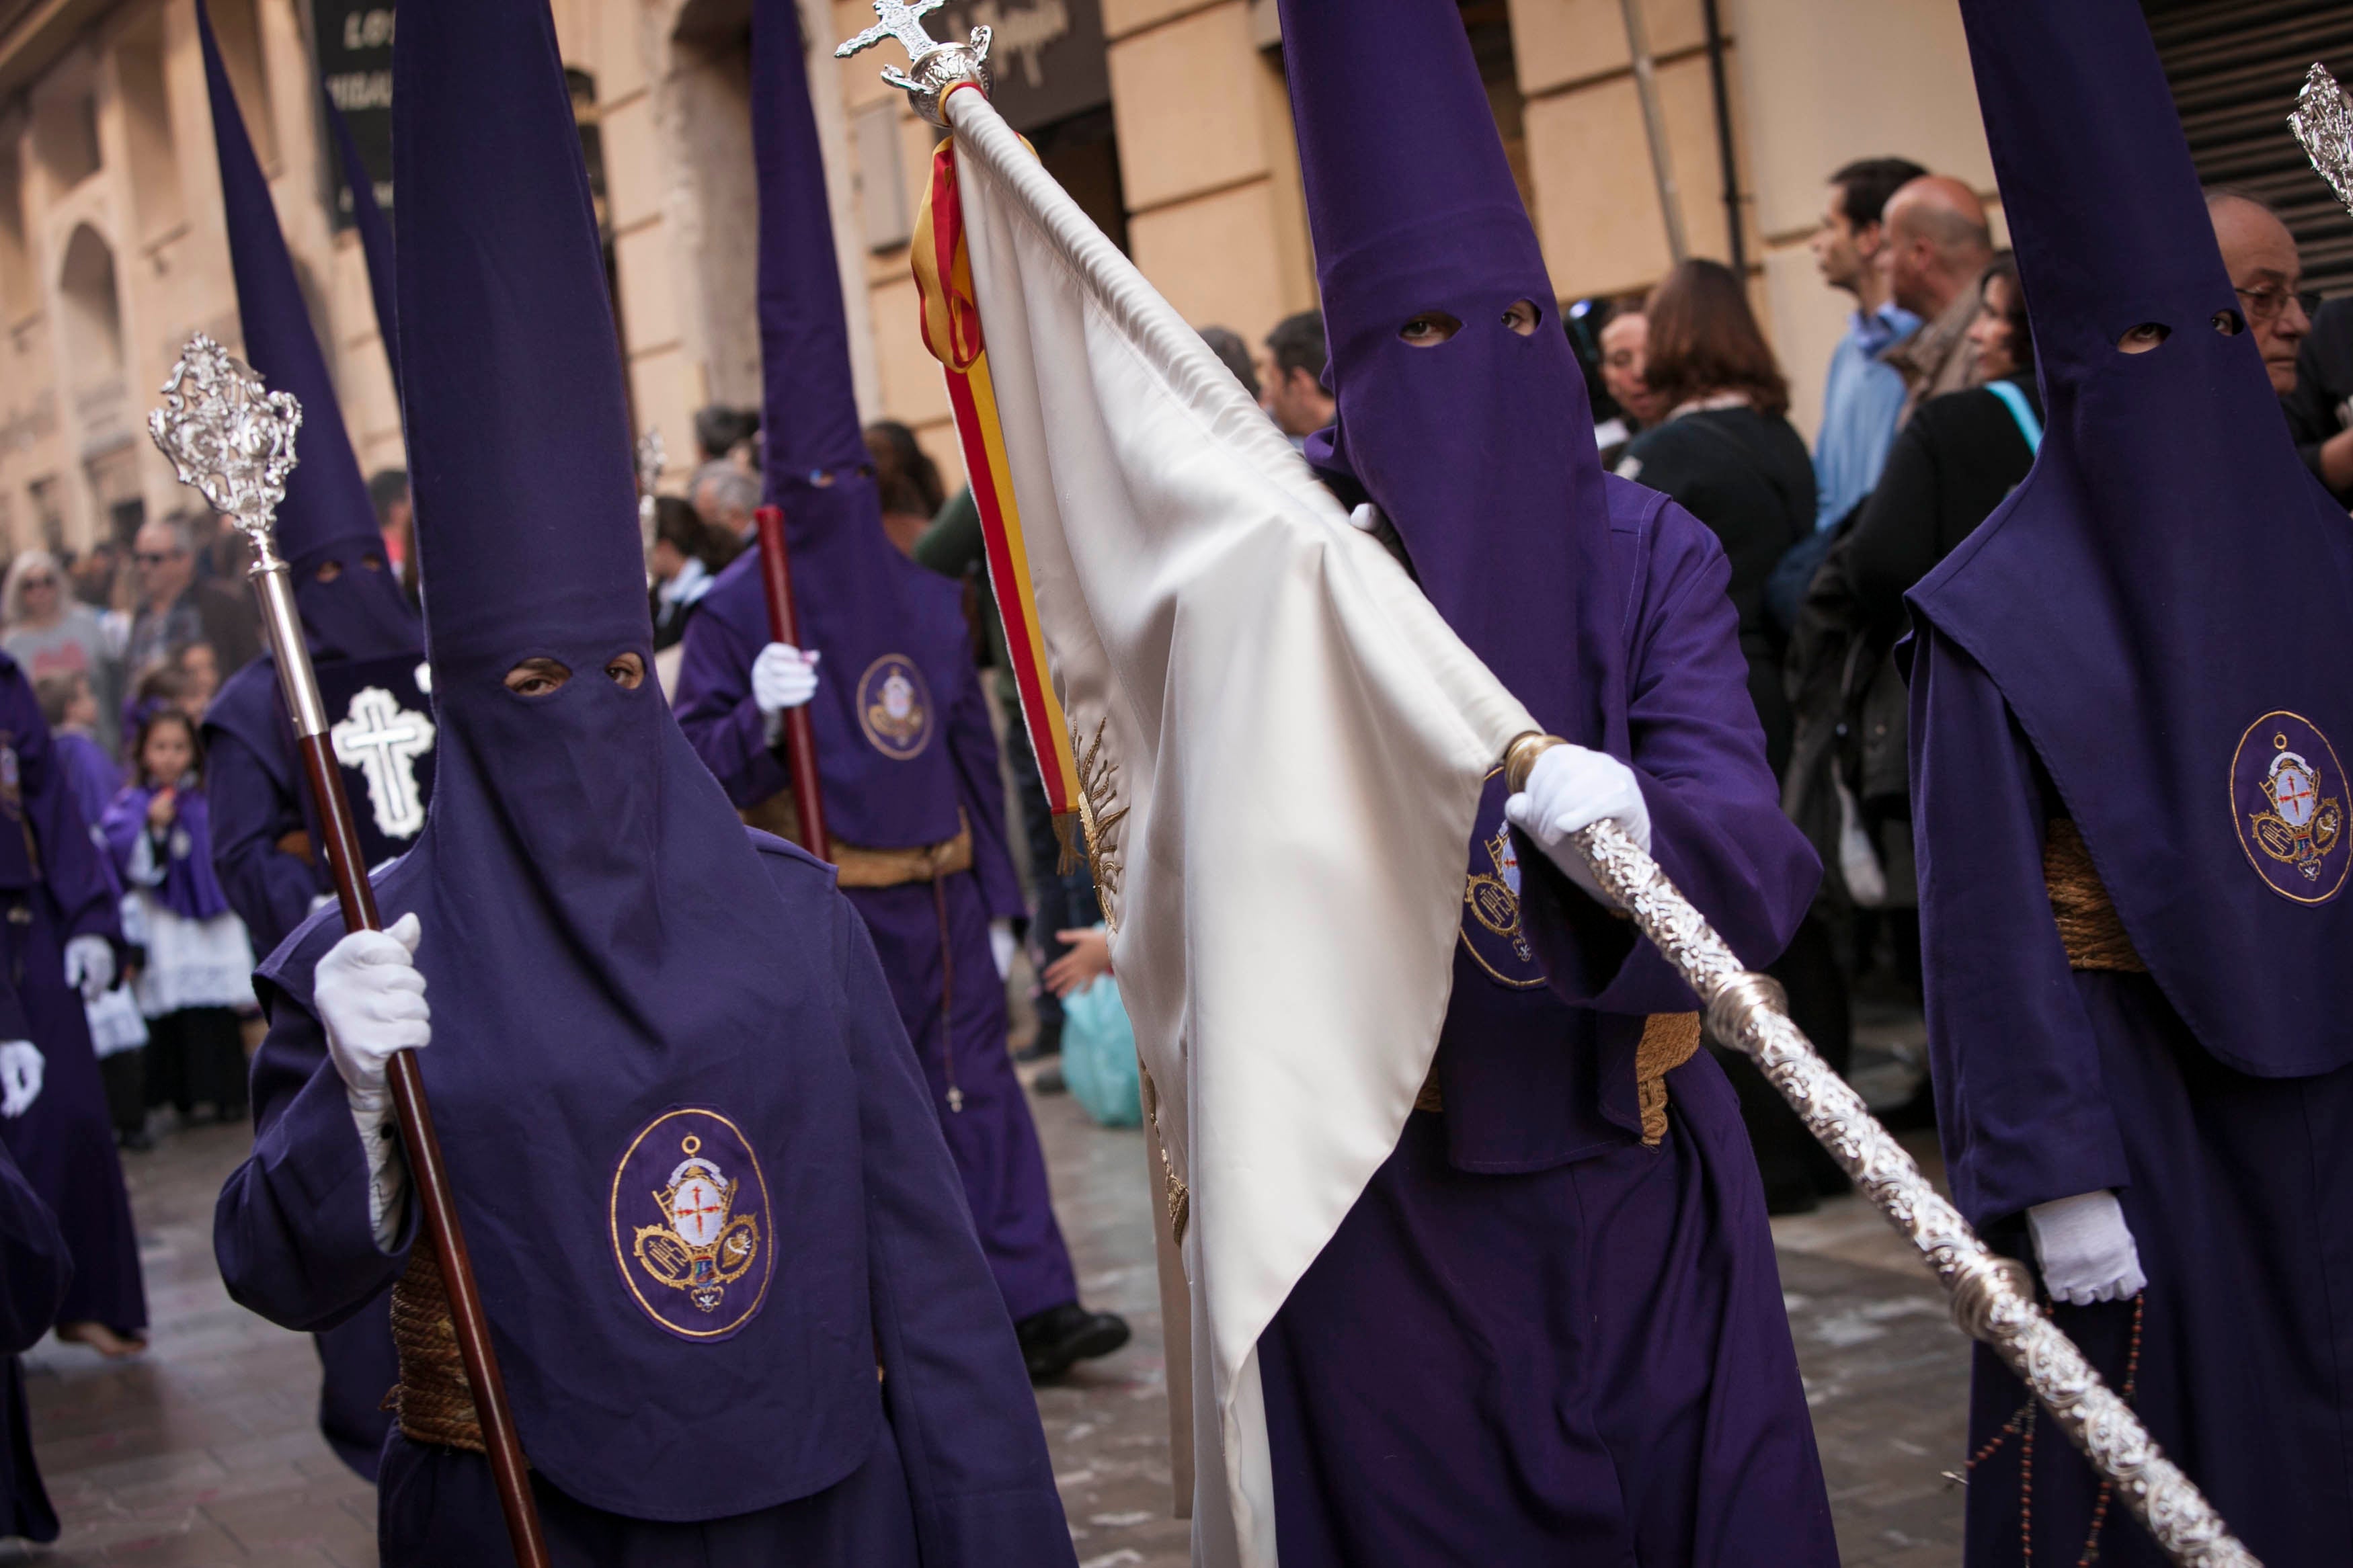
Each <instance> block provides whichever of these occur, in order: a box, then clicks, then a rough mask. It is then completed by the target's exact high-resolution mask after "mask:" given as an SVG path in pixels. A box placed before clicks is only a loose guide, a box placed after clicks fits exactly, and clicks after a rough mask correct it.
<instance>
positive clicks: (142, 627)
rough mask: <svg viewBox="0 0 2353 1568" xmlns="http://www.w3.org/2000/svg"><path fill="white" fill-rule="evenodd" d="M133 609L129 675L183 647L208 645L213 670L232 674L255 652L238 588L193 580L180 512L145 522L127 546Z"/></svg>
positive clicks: (246, 602)
mask: <svg viewBox="0 0 2353 1568" xmlns="http://www.w3.org/2000/svg"><path fill="white" fill-rule="evenodd" d="M131 558H132V563H133V564H134V565H135V566H136V568H137V570H138V576H139V611H138V614H137V616H135V617H134V618H133V619H132V623H131V643H130V647H129V648H128V649H127V650H126V653H125V655H124V665H125V667H126V668H128V669H130V670H131V671H132V674H133V676H134V677H135V676H137V675H138V674H139V673H140V672H142V671H144V670H147V669H149V668H153V666H156V665H160V664H167V663H169V662H170V661H171V655H172V652H173V650H174V649H175V648H177V647H182V646H183V645H185V644H187V643H194V642H202V643H209V644H211V645H212V650H213V653H214V655H215V657H216V661H217V663H216V668H220V669H226V670H237V669H242V668H245V665H246V661H247V660H248V659H250V658H253V657H254V656H255V655H256V654H258V653H259V652H260V651H261V618H260V616H259V612H257V611H256V610H255V609H254V606H253V600H252V598H251V596H250V595H248V594H247V593H246V591H245V590H244V588H243V587H242V586H232V585H231V584H227V583H207V582H198V581H197V580H196V562H195V541H194V539H193V537H192V536H191V534H190V532H189V526H188V518H187V515H186V514H185V513H184V512H174V513H173V514H172V515H171V516H169V517H166V518H163V519H161V520H159V521H154V522H151V523H148V524H147V525H145V526H144V527H142V529H140V531H139V534H138V538H137V539H136V540H135V541H134V542H133V543H132V557H131Z"/></svg>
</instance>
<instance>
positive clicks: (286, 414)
mask: <svg viewBox="0 0 2353 1568" xmlns="http://www.w3.org/2000/svg"><path fill="white" fill-rule="evenodd" d="M301 423H302V411H301V405H299V404H297V403H296V402H295V400H294V399H293V398H292V397H290V396H289V395H286V394H284V393H270V392H268V391H267V390H266V389H265V388H264V387H263V386H262V384H261V382H260V380H259V378H258V377H256V376H255V375H253V374H252V373H251V372H250V371H249V370H248V369H246V367H245V366H243V365H241V364H239V363H237V362H236V361H235V360H233V359H231V358H229V356H228V354H227V352H226V351H225V350H223V349H222V348H221V347H220V345H219V344H217V343H216V342H213V341H212V340H211V339H210V338H207V337H205V336H203V335H202V334H199V335H198V336H197V337H196V338H195V339H194V340H192V341H191V342H189V344H188V346H187V348H186V349H185V351H184V352H183V353H182V355H181V360H180V363H179V364H177V365H175V366H174V368H173V373H172V380H171V381H170V382H169V383H168V384H166V385H165V386H164V407H162V408H160V409H157V410H156V411H155V412H154V413H153V416H151V417H150V418H149V420H148V429H149V431H150V432H151V433H152V434H153V437H154V438H155V444H156V445H157V446H158V447H162V448H163V449H164V456H165V457H167V458H171V459H172V461H173V465H174V468H177V469H178V471H179V477H180V479H181V481H182V482H183V483H185V484H189V485H194V486H195V488H196V489H199V490H200V491H202V492H203V494H204V497H205V499H206V500H207V501H209V502H210V503H211V504H212V506H213V509H214V510H216V511H220V512H224V513H226V514H227V516H228V517H229V518H230V519H231V521H234V522H235V523H236V524H237V528H238V529H239V530H240V531H243V532H244V533H245V535H246V537H247V538H248V539H249V540H250V541H251V542H252V543H253V551H254V556H255V560H254V564H253V569H252V572H251V574H250V575H251V577H252V579H253V586H254V594H255V596H256V597H257V598H258V599H259V601H260V608H261V624H262V629H263V631H264V632H265V633H266V634H267V635H268V637H269V651H270V653H271V654H272V656H273V657H274V658H275V661H276V664H277V667H278V689H279V693H280V696H282V697H283V698H284V699H285V700H286V710H287V712H288V714H289V715H290V717H291V718H292V720H293V722H294V740H295V744H296V746H297V747H298V748H299V749H300V750H301V753H302V771H303V773H304V774H305V775H306V776H307V777H308V778H309V780H310V785H311V805H313V807H315V809H316V811H317V814H318V820H319V830H320V837H321V838H322V841H323V842H322V848H323V849H324V850H325V851H326V855H327V865H328V868H329V869H330V870H331V871H332V873H333V875H334V880H335V899H336V901H337V902H338V903H339V904H341V905H342V907H343V926H344V929H346V930H347V931H381V930H382V929H383V922H382V921H380V920H379V919H378V918H377V915H376V908H375V889H374V888H372V887H371V886H369V884H368V879H367V860H366V857H365V856H364V854H363V852H362V851H361V848H360V840H359V830H358V826H357V824H356V822H355V820H354V818H353V816H352V804H351V801H350V799H349V798H348V797H347V796H346V795H344V794H343V770H342V768H341V767H340V766H339V765H338V764H337V763H336V761H335V753H334V745H333V742H332V738H331V737H330V736H329V734H328V731H327V714H326V706H325V703H324V702H323V701H322V699H321V697H320V694H319V678H318V674H317V672H316V671H314V670H313V669H312V668H311V650H310V646H309V645H308V643H306V642H305V641H304V640H303V636H302V618H301V613H300V611H299V610H298V609H297V608H296V606H295V603H294V582H293V575H292V574H291V572H290V570H289V568H288V567H287V564H286V562H285V559H284V558H283V557H282V556H280V554H279V553H278V550H277V542H276V539H275V529H276V521H277V519H276V512H277V506H278V502H279V501H280V500H282V499H283V498H284V495H285V481H286V475H287V474H288V473H290V472H291V471H292V469H293V467H294V435H295V432H296V431H297V430H299V429H300V428H301ZM385 1076H386V1078H387V1079H388V1080H389V1082H390V1084H391V1088H392V1101H393V1106H394V1108H395V1110H396V1111H397V1112H398V1114H399V1121H400V1139H401V1145H402V1147H403V1149H404V1150H405V1151H406V1153H407V1156H408V1173H409V1178H410V1181H411V1182H412V1184H414V1186H415V1188H416V1192H417V1203H418V1204H419V1205H421V1208H422V1213H423V1218H424V1224H425V1231H426V1234H427V1237H430V1238H431V1240H432V1244H433V1251H434V1255H435V1257H436V1258H437V1259H438V1261H439V1263H440V1265H441V1279H442V1283H443V1285H444V1287H445V1288H446V1289H447V1290H448V1297H449V1319H450V1321H451V1323H452V1324H453V1325H454V1326H455V1328H456V1330H457V1339H458V1354H459V1359H460V1360H461V1361H462V1362H463V1363H464V1364H465V1368H466V1380H467V1382H468V1383H469V1384H470V1385H471V1386H472V1390H473V1395H474V1411H475V1415H476V1417H477V1419H478V1420H479V1421H480V1425H481V1428H482V1444H483V1447H484V1449H485V1451H486V1454H487V1457H488V1458H489V1459H490V1462H491V1476H492V1479H494V1480H495V1481H496V1482H497V1485H498V1491H499V1506H500V1508H501V1510H503V1511H504V1513H505V1515H506V1524H507V1535H508V1538H509V1540H510V1541H512V1543H513V1545H514V1554H515V1562H516V1563H517V1564H518V1568H549V1563H548V1555H547V1542H546V1540H545V1538H544V1536H543V1534H542V1533H541V1531H540V1524H539V1511H538V1508H537V1506H536V1504H535V1502H534V1500H533V1497H532V1491H531V1468H530V1466H529V1464H528V1463H526V1462H525V1460H524V1458H523V1453H522V1440H521V1438H520V1437H518V1436H517V1435H516V1433H515V1425H514V1413H513V1411H512V1409H511V1408H510V1407H509V1405H508V1404H507V1391H506V1384H505V1383H504V1381H503V1380H501V1377H500V1375H499V1360H498V1353H497V1352H496V1351H495V1350H494V1349H493V1348H492V1346H491V1321H490V1317H489V1314H488V1313H487V1312H485V1311H484V1310H483V1308H482V1295H481V1290H480V1287H479V1286H478V1285H477V1284H476V1282H475V1279H474V1268H473V1264H472V1262H471V1260H470V1258H468V1256H467V1252H466V1237H465V1232H464V1230H463V1228H462V1227H461V1226H460V1225H459V1219H458V1203H457V1197H456V1194H454V1193H453V1192H452V1191H451V1189H450V1184H449V1167H448V1162H447V1161H446V1160H444V1159H443V1158H442V1154H441V1144H440V1142H439V1140H438V1139H437V1138H435V1137H434V1135H433V1115H432V1112H431V1111H430V1110H428V1109H427V1106H426V1103H425V1079H424V1076H423V1075H422V1074H421V1073H420V1072H419V1071H418V1070H417V1053H416V1052H414V1051H398V1052H396V1053H394V1055H393V1058H392V1060H391V1061H390V1062H389V1063H388V1064H387V1066H386V1071H385Z"/></svg>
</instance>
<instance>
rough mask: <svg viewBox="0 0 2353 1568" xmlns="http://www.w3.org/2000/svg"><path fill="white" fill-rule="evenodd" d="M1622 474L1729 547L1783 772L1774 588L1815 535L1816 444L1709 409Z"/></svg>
mask: <svg viewBox="0 0 2353 1568" xmlns="http://www.w3.org/2000/svg"><path fill="white" fill-rule="evenodd" d="M1618 472H1619V474H1620V477H1622V478H1625V479H1634V480H1636V481H1638V482H1640V483H1641V484H1645V485H1648V486H1650V487H1651V489H1657V490H1664V491H1665V492H1666V493H1667V494H1668V495H1670V496H1672V497H1673V498H1674V499H1675V500H1678V501H1681V502H1682V503H1683V507H1684V509H1685V510H1688V511H1689V512H1690V513H1691V514H1692V515H1693V516H1694V517H1696V518H1698V519H1699V520H1700V521H1702V522H1704V523H1705V524H1707V526H1708V527H1709V528H1710V529H1711V530H1712V531H1714V532H1715V536H1716V538H1717V539H1718V540H1719V541H1721V542H1722V543H1723V545H1724V553H1725V556H1726V558H1727V559H1729V561H1730V562H1731V564H1732V583H1731V585H1730V589H1729V592H1730V595H1731V598H1732V607H1733V609H1734V611H1735V612H1736V614H1737V615H1738V616H1739V617H1740V650H1741V652H1742V653H1744V654H1746V656H1747V658H1748V670H1749V681H1748V691H1749V696H1750V697H1751V698H1753V699H1754V700H1756V703H1757V718H1758V720H1760V721H1762V722H1763V724H1764V726H1765V752H1766V757H1767V760H1768V761H1769V762H1770V763H1772V765H1773V769H1774V772H1775V773H1776V774H1778V773H1779V772H1780V770H1781V766H1782V764H1783V763H1784V762H1786V761H1787V760H1788V748H1789V710H1788V701H1787V700H1785V698H1784V697H1783V694H1782V689H1781V655H1782V648H1783V638H1782V636H1781V633H1780V631H1779V629H1778V627H1777V626H1775V625H1774V624H1773V622H1772V619H1771V617H1770V616H1767V614H1766V613H1765V584H1766V581H1767V579H1768V578H1770V577H1771V576H1772V574H1773V568H1774V567H1775V566H1776V565H1778V563H1780V560H1781V557H1782V555H1783V554H1784V553H1785V552H1787V551H1788V548H1789V546H1791V545H1792V544H1795V543H1796V542H1798V541H1799V540H1800V539H1803V538H1804V537H1805V536H1806V535H1807V534H1809V533H1810V532H1811V531H1813V526H1814V464H1813V459H1812V458H1809V457H1808V456H1807V455H1806V443H1805V442H1804V440H1803V439H1801V438H1800V437H1799V435H1798V433H1797V431H1795V430H1794V429H1792V428H1790V426H1789V422H1788V420H1787V419H1784V418H1782V417H1780V416H1778V415H1776V416H1773V417H1772V418H1769V419H1768V418H1767V417H1765V416H1763V415H1761V414H1758V413H1757V411H1756V410H1754V409H1752V408H1746V407H1739V408H1705V409H1700V410H1697V411H1695V412H1694V413H1690V414H1685V415H1682V416H1678V417H1676V418H1673V419H1670V420H1668V421H1667V422H1666V423H1665V424H1663V425H1660V426H1653V427H1652V428H1651V429H1648V430H1645V431H1643V432H1642V433H1641V435H1639V436H1637V437H1634V439H1633V440H1632V441H1631V442H1630V443H1629V444H1628V446H1627V447H1626V456H1625V458H1624V459H1623V460H1622V461H1620V464H1619V466H1618Z"/></svg>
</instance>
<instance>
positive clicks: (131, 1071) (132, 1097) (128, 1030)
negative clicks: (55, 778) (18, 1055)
mask: <svg viewBox="0 0 2353 1568" xmlns="http://www.w3.org/2000/svg"><path fill="white" fill-rule="evenodd" d="M33 689H34V690H35V692H37V694H38V695H39V697H40V700H41V716H42V717H43V718H45V719H47V721H49V738H50V741H51V742H52V743H54V744H55V746H56V747H57V756H58V762H59V763H61V764H62V765H63V767H64V769H65V774H66V781H67V784H68V785H69V787H70V788H71V789H72V791H73V796H74V801H75V803H76V805H79V807H80V808H81V816H82V820H83V821H84V822H86V823H88V824H89V825H90V842H91V843H93V844H95V845H96V846H97V847H98V852H99V854H98V862H99V867H100V869H101V870H103V871H104V872H105V873H106V882H107V887H108V889H109V890H110V891H111V892H112V894H113V895H114V898H115V900H116V902H117V903H118V904H120V902H121V898H122V882H121V878H120V877H118V876H117V875H116V874H115V869H114V856H113V854H112V853H111V851H109V850H108V848H107V847H106V829H105V826H103V825H104V823H105V821H106V808H107V805H108V804H109V803H110V802H111V801H112V800H113V799H114V796H115V795H116V793H117V792H118V791H120V790H121V788H122V770H121V768H119V767H117V766H115V764H114V761H113V759H112V758H111V757H109V756H108V755H107V752H106V747H105V746H104V745H102V744H100V742H99V739H98V735H97V726H98V699H97V698H96V697H95V696H94V695H92V693H91V691H90V677H89V676H87V675H85V674H83V673H82V672H81V671H80V670H73V671H71V672H69V673H68V674H64V675H45V676H43V677H42V678H41V679H38V680H37V681H35V682H34V683H33ZM82 1010H83V1012H84V1014H85V1015H86V1016H87V1017H88V1018H89V1020H90V1048H91V1049H92V1050H94V1051H96V1052H97V1053H98V1070H99V1072H100V1076H102V1077H103V1078H104V1079H105V1080H106V1108H107V1111H108V1113H109V1114H110V1115H111V1116H112V1117H113V1119H114V1141H115V1142H117V1143H119V1144H121V1146H122V1147H123V1148H125V1149H131V1150H136V1151H142V1152H143V1151H145V1150H149V1149H153V1147H154V1146H155V1141H154V1140H153V1138H151V1137H149V1136H148V1133H147V1077H146V1052H145V1047H146V1044H147V1021H146V1019H144V1018H143V1017H142V1016H140V1013H139V1000H138V998H137V997H136V996H135V995H134V994H132V989H131V984H130V977H129V976H128V975H121V976H117V978H116V981H115V984H112V985H111V986H109V987H108V988H107V989H106V990H105V991H103V992H101V993H100V994H99V997H98V999H97V1000H96V1001H94V1002H86V1003H84V1004H83V1008H82Z"/></svg>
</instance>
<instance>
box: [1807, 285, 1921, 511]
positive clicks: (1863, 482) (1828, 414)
mask: <svg viewBox="0 0 2353 1568" xmlns="http://www.w3.org/2000/svg"><path fill="white" fill-rule="evenodd" d="M1919 325H1920V318H1919V317H1917V316H1915V315H1914V314H1913V313H1912V312H1911V311H1909V310H1905V309H1903V308H1902V307H1900V306H1898V305H1894V304H1886V305H1882V306H1881V307H1880V308H1879V309H1878V310H1876V311H1874V312H1873V314H1871V315H1868V316H1866V315H1864V314H1863V313H1862V311H1860V310H1858V311H1856V312H1855V313H1854V315H1853V316H1852V318H1850V319H1849V321H1848V322H1847V329H1846V336H1844V337H1842V338H1841V339H1840V340H1839V345H1838V348H1837V349H1836V350H1835V351H1834V352H1833V353H1831V374H1830V383H1829V384H1828V385H1826V386H1825V387H1824V388H1823V389H1822V428H1821V434H1820V437H1818V438H1817V439H1816V441H1815V443H1814V496H1815V502H1814V526H1815V527H1816V528H1828V527H1829V526H1830V525H1831V524H1832V523H1834V522H1836V521H1838V520H1839V519H1841V518H1842V517H1844V516H1845V515H1846V514H1847V513H1848V512H1849V511H1851V510H1853V509H1854V505H1855V503H1856V502H1857V501H1860V500H1862V498H1863V497H1865V496H1867V495H1869V494H1870V493H1871V492H1872V489H1873V487H1874V486H1876V485H1877V484H1878V483H1879V470H1880V468H1881V467H1882V466H1883V464H1884V463H1885V462H1886V461H1887V448H1888V447H1891V446H1893V445H1894V443H1895V421H1896V418H1897V416H1900V415H1901V414H1902V413H1903V411H1904V377H1903V376H1902V375H1900V374H1897V373H1896V371H1895V368H1894V366H1893V365H1886V364H1882V363H1880V361H1879V356H1880V355H1881V354H1882V353H1884V352H1885V351H1886V350H1887V349H1889V348H1890V347H1892V346H1894V344H1896V343H1898V342H1902V341H1903V340H1904V339H1905V338H1907V337H1909V336H1911V335H1912V333H1913V331H1915V330H1916V329H1917V328H1918V327H1919Z"/></svg>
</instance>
